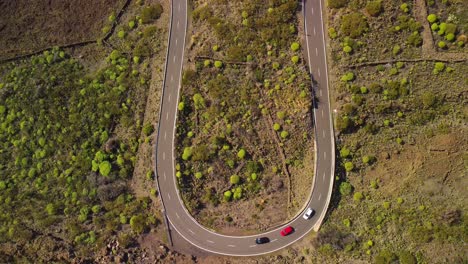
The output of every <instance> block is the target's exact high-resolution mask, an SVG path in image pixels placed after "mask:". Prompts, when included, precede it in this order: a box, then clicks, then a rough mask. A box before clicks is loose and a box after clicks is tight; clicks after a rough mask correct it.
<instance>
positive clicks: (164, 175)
mask: <svg viewBox="0 0 468 264" xmlns="http://www.w3.org/2000/svg"><path fill="white" fill-rule="evenodd" d="M166 178H167V177H166V173H165V172H164V180H166Z"/></svg>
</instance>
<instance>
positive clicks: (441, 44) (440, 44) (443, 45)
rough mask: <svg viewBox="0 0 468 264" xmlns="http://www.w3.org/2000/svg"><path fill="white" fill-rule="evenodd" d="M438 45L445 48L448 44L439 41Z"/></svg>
mask: <svg viewBox="0 0 468 264" xmlns="http://www.w3.org/2000/svg"><path fill="white" fill-rule="evenodd" d="M437 46H438V47H439V48H441V49H445V48H446V47H447V44H446V43H445V42H444V41H439V43H437Z"/></svg>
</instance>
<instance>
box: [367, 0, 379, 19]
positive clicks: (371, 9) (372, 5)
mask: <svg viewBox="0 0 468 264" xmlns="http://www.w3.org/2000/svg"><path fill="white" fill-rule="evenodd" d="M366 11H367V13H369V15H371V16H374V17H375V16H378V15H379V14H380V13H381V12H382V1H380V0H377V1H369V2H367V4H366Z"/></svg>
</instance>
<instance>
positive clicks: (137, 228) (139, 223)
mask: <svg viewBox="0 0 468 264" xmlns="http://www.w3.org/2000/svg"><path fill="white" fill-rule="evenodd" d="M130 227H131V228H132V230H133V231H134V232H135V233H137V234H141V233H143V231H144V230H145V228H146V223H145V219H144V217H143V216H142V215H140V214H139V215H134V216H132V217H131V218H130Z"/></svg>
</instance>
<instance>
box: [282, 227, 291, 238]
mask: <svg viewBox="0 0 468 264" xmlns="http://www.w3.org/2000/svg"><path fill="white" fill-rule="evenodd" d="M293 231H294V228H292V226H287V227H285V228H284V229H283V230H281V232H280V234H281V236H287V235H289V234H291V233H292V232H293Z"/></svg>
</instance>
